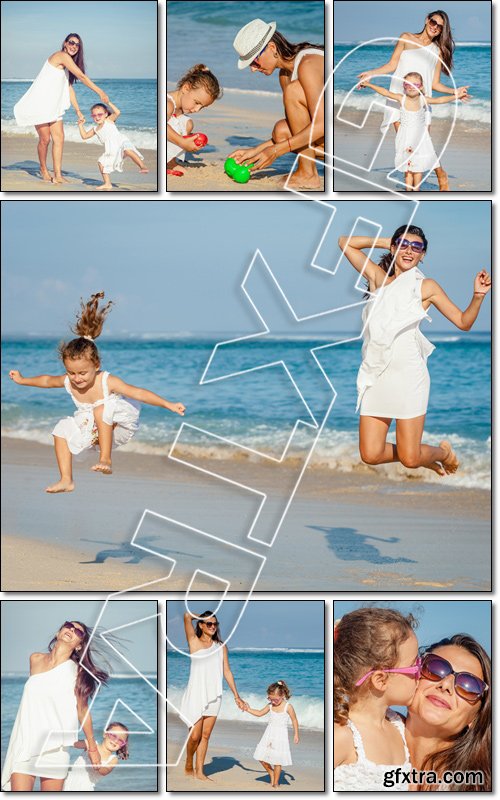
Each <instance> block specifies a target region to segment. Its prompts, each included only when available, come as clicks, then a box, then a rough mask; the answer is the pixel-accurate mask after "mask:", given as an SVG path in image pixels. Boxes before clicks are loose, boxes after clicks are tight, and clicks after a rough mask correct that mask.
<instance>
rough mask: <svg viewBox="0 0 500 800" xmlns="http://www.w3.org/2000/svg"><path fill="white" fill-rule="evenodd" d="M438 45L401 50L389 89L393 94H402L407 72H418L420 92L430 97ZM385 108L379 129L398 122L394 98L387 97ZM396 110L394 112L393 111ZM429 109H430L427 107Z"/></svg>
mask: <svg viewBox="0 0 500 800" xmlns="http://www.w3.org/2000/svg"><path fill="white" fill-rule="evenodd" d="M439 52H440V51H439V47H438V46H437V44H434V42H431V44H428V45H427V46H426V47H412V48H411V49H409V50H403V52H402V53H401V57H400V59H399V62H398V65H397V67H396V69H395V71H394V73H393V75H392V78H391V83H390V86H389V91H390V92H394V93H395V94H402V92H403V78H404V76H405V75H408V73H409V72H418V73H419V74H420V75H421V76H422V79H423V82H424V84H423V86H422V88H421V90H420V91H421V92H422V94H423V95H424V96H425V97H432V82H433V80H434V72H435V69H436V64H437V63H438V60H439ZM385 106H386V110H385V112H384V118H383V120H382V125H381V126H380V130H382V131H383V130H385V129H386V128H387V127H388V126H389V124H390V123H391V122H393V123H394V122H398V119H399V116H400V114H401V109H400V107H399V104H398V103H396V101H395V100H391V99H390V98H387V100H386V103H385ZM395 111H396V114H395V113H394V112H395ZM429 111H430V109H429Z"/></svg>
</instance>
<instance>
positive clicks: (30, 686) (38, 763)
mask: <svg viewBox="0 0 500 800" xmlns="http://www.w3.org/2000/svg"><path fill="white" fill-rule="evenodd" d="M77 672H78V665H77V664H76V663H75V662H74V661H73V660H72V659H68V660H67V661H63V663H62V664H59V665H58V666H57V667H53V668H52V669H50V670H48V671H47V672H39V673H37V674H36V675H30V677H29V678H28V680H27V681H26V683H25V684H24V691H23V695H22V697H21V702H20V704H19V710H18V712H17V716H16V721H15V722H14V727H13V728H12V733H11V736H10V742H9V748H8V750H7V755H6V756H5V762H4V767H3V771H2V789H3V791H7V792H10V791H12V790H11V785H10V778H11V775H12V773H13V772H19V773H21V774H23V775H35V776H38V777H42V778H56V779H64V778H65V777H66V775H67V774H68V767H69V753H68V751H67V747H69V746H71V745H72V744H73V742H74V741H75V739H76V737H77V735H78V727H79V723H78V713H77V706H76V695H75V684H76V676H77ZM49 734H50V736H49Z"/></svg>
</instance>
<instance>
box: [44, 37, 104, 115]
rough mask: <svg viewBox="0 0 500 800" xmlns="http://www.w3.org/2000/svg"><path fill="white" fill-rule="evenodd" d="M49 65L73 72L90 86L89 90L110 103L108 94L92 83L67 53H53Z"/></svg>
mask: <svg viewBox="0 0 500 800" xmlns="http://www.w3.org/2000/svg"><path fill="white" fill-rule="evenodd" d="M49 63H50V64H52V66H53V67H59V66H63V67H66V69H67V70H68V72H71V74H72V75H74V76H75V78H78V80H79V81H80V82H81V83H83V84H84V85H85V86H88V88H89V89H92V91H93V92H95V93H96V94H97V95H98V96H99V98H100V99H101V100H102V102H103V103H109V97H108V95H107V94H106V92H104V91H103V90H102V89H99V87H98V86H96V84H95V83H94V82H93V81H91V80H90V78H88V77H87V75H85V73H84V72H82V70H81V69H80V67H77V65H76V64H75V62H74V61H73V59H72V58H71V56H69V55H68V54H67V53H64V52H63V51H62V50H61V51H59V52H57V53H53V54H52V55H51V56H50V58H49Z"/></svg>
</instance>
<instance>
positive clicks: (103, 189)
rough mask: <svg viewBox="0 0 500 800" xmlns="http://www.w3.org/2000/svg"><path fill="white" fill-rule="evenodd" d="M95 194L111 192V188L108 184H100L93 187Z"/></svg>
mask: <svg viewBox="0 0 500 800" xmlns="http://www.w3.org/2000/svg"><path fill="white" fill-rule="evenodd" d="M95 190H96V192H111V191H112V190H113V187H112V186H111V185H110V184H109V183H102V184H101V185H100V186H96V187H95Z"/></svg>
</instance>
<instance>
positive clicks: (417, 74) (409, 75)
mask: <svg viewBox="0 0 500 800" xmlns="http://www.w3.org/2000/svg"><path fill="white" fill-rule="evenodd" d="M408 78H418V79H419V81H420V83H421V85H422V88H423V87H424V79H423V78H422V76H421V74H420V72H407V74H406V75H405V76H404V78H403V80H404V81H406V80H408ZM410 83H414V81H410ZM422 94H423V93H422ZM99 105H100V104H99Z"/></svg>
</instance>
